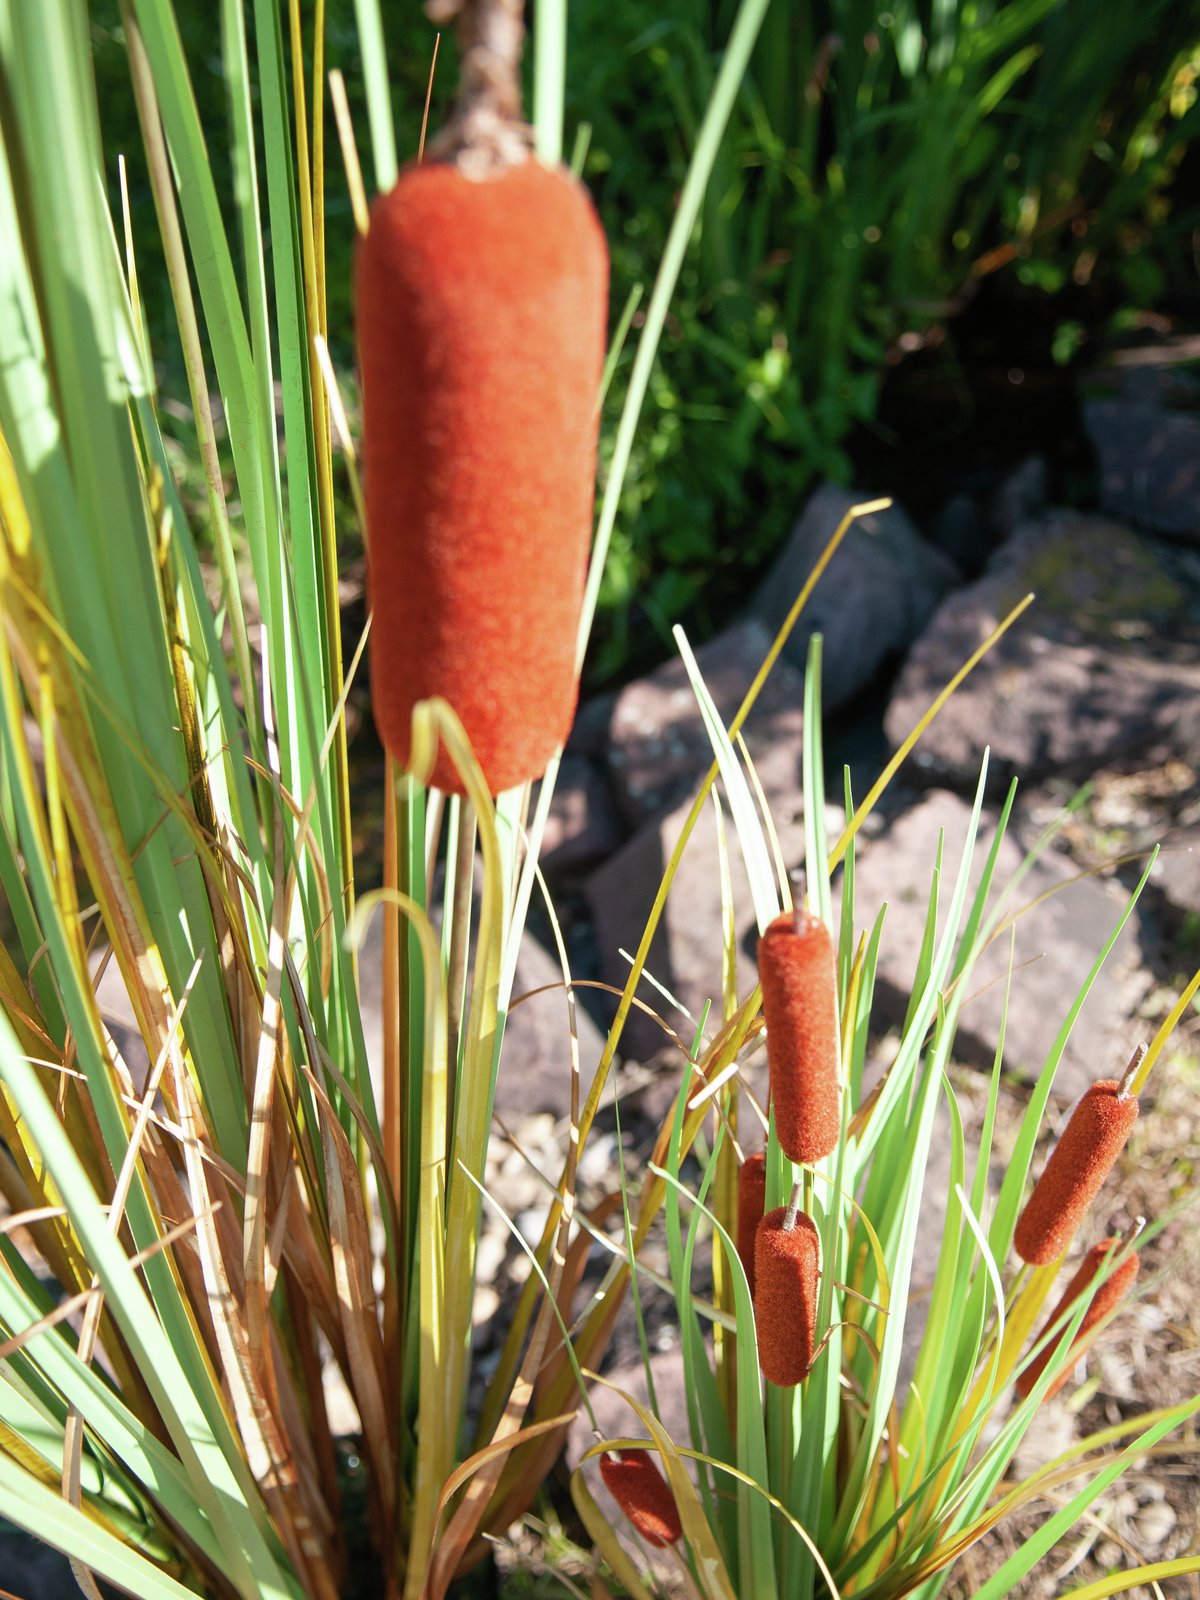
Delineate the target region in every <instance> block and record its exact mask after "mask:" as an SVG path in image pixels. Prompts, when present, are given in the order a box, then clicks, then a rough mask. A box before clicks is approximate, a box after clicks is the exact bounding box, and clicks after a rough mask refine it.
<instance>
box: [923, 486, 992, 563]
mask: <svg viewBox="0 0 1200 1600" xmlns="http://www.w3.org/2000/svg"><path fill="white" fill-rule="evenodd" d="M933 542H934V543H935V544H936V545H937V547H938V549H939V550H941V551H942V553H943V554H944V555H946V556H947V557H948V558H949V559H950V560H951V561H952V562H953V563H954V565H955V566H956V567H957V568H958V570H959V571H960V572H961V573H963V574H965V575H966V576H968V577H978V576H979V574H980V573H981V572H982V571H983V569H984V567H985V566H986V565H987V558H988V556H989V554H990V553H991V548H992V541H991V538H990V536H989V533H988V525H987V518H986V517H985V516H984V514H983V512H982V510H981V508H980V503H979V501H978V499H977V498H976V497H975V495H973V494H954V495H951V496H950V498H949V500H947V501H946V504H945V505H944V506H943V507H942V509H941V510H940V511H939V512H938V514H937V518H936V520H935V522H934V524H933Z"/></svg>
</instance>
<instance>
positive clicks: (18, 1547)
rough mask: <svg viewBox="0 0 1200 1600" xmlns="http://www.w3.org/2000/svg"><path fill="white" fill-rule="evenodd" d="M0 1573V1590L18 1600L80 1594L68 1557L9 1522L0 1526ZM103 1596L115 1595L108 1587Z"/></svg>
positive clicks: (58, 1598) (60, 1599) (48, 1599)
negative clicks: (1, 1577)
mask: <svg viewBox="0 0 1200 1600" xmlns="http://www.w3.org/2000/svg"><path fill="white" fill-rule="evenodd" d="M0 1573H3V1575H4V1576H3V1579H2V1580H0V1586H2V1587H3V1589H4V1591H5V1592H7V1591H8V1590H9V1589H10V1588H11V1591H12V1593H13V1595H14V1596H15V1597H19V1600H64V1596H68V1595H77V1594H79V1592H80V1590H79V1586H78V1584H76V1582H75V1577H74V1574H73V1573H72V1571H71V1565H70V1562H69V1561H68V1560H67V1558H66V1556H64V1555H60V1554H59V1552H58V1551H57V1550H52V1549H51V1548H50V1546H49V1545H45V1544H42V1543H41V1541H40V1540H38V1539H35V1538H34V1537H33V1536H32V1534H28V1533H24V1532H23V1531H22V1530H21V1529H19V1528H14V1527H13V1526H12V1524H11V1523H8V1522H0ZM101 1592H102V1593H103V1594H105V1595H111V1594H114V1591H113V1590H112V1589H110V1588H109V1586H108V1585H107V1584H103V1585H102V1586H101Z"/></svg>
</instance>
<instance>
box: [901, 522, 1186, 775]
mask: <svg viewBox="0 0 1200 1600" xmlns="http://www.w3.org/2000/svg"><path fill="white" fill-rule="evenodd" d="M1175 568H1176V564H1175V563H1173V562H1172V561H1171V560H1170V553H1169V551H1167V549H1166V547H1164V546H1155V545H1152V544H1149V543H1148V542H1147V541H1146V540H1144V539H1142V538H1139V537H1137V536H1136V535H1134V534H1131V533H1128V532H1127V531H1126V530H1124V529H1123V528H1120V527H1118V526H1117V525H1116V524H1114V523H1111V522H1105V521H1103V520H1101V519H1099V518H1096V517H1090V516H1083V515H1079V514H1077V513H1073V512H1056V513H1053V514H1052V515H1051V516H1049V517H1048V518H1046V519H1045V520H1043V521H1041V522H1037V523H1033V524H1029V525H1028V526H1026V527H1025V528H1023V529H1022V530H1021V531H1020V533H1018V534H1016V535H1014V537H1013V538H1012V539H1011V540H1010V541H1009V542H1008V544H1006V545H1003V546H1002V547H1001V548H1000V549H999V550H998V551H997V552H996V554H995V556H994V557H993V558H992V560H991V561H990V562H989V564H988V568H987V571H986V572H985V574H984V576H983V577H982V578H980V579H979V581H978V582H976V583H973V584H970V585H968V586H967V587H966V588H964V589H961V590H959V591H958V593H956V594H953V595H951V596H950V597H949V598H948V599H946V600H945V601H943V603H942V605H941V606H940V607H939V608H938V610H937V612H936V614H935V615H934V617H933V620H932V621H931V623H930V624H929V626H928V628H927V629H926V630H925V632H924V633H923V634H922V636H921V638H920V639H919V640H918V641H917V644H916V645H915V646H914V648H913V650H912V653H911V654H910V656H909V658H908V661H907V662H906V663H905V666H904V669H903V671H902V673H901V675H900V678H899V681H898V683H897V685H896V689H895V691H894V693H893V696H892V701H891V704H890V706H889V707H888V712H887V716H886V719H885V727H886V730H887V734H888V737H889V738H890V739H891V741H892V743H893V745H896V744H899V743H900V741H901V740H902V739H903V738H904V737H905V735H906V734H907V733H908V732H909V730H910V729H911V728H912V727H913V726H914V725H915V723H916V722H917V721H918V719H919V718H920V717H921V715H922V714H923V713H924V712H925V710H926V709H927V707H928V706H929V704H930V703H931V701H932V700H933V699H934V697H935V695H937V694H938V692H939V691H940V690H941V689H942V688H944V686H945V685H946V683H947V682H948V681H949V680H950V679H951V678H952V677H953V675H954V674H955V672H957V671H958V669H959V668H960V667H961V666H962V665H963V663H964V662H965V661H966V660H967V658H968V657H969V656H970V655H971V653H972V652H973V651H974V650H975V649H976V648H977V647H978V646H979V645H980V643H981V642H982V641H983V640H984V639H985V638H986V637H987V635H988V633H989V632H990V631H991V629H992V628H993V627H994V626H995V625H996V623H997V622H998V621H999V620H1000V619H1001V618H1002V617H1004V616H1006V615H1007V614H1008V612H1009V611H1010V610H1011V609H1012V607H1013V606H1014V605H1015V604H1016V603H1017V602H1018V601H1019V600H1020V599H1021V597H1022V596H1023V595H1024V594H1026V593H1028V592H1029V591H1031V590H1032V591H1033V592H1034V593H1035V594H1036V596H1037V599H1036V601H1035V603H1034V605H1033V606H1032V607H1031V608H1030V609H1029V611H1027V612H1026V613H1025V615H1024V616H1023V617H1021V618H1020V619H1019V621H1018V622H1017V623H1016V625H1015V626H1014V627H1013V628H1012V629H1010V631H1009V633H1008V634H1007V635H1006V636H1005V637H1004V639H1003V640H1001V642H1000V643H999V644H998V645H997V646H996V647H995V648H994V649H993V650H992V651H991V652H990V654H989V655H988V656H987V657H986V658H985V659H984V660H983V661H982V662H981V663H980V665H979V666H977V667H976V668H975V670H974V672H973V673H972V674H971V676H970V677H969V678H968V679H967V680H966V682H965V683H964V684H963V685H962V686H961V687H960V688H959V689H958V690H957V691H956V693H955V694H954V695H953V697H952V698H951V700H950V701H949V703H948V704H947V705H946V706H945V707H944V708H943V710H942V711H941V712H940V714H939V715H938V717H937V720H936V721H935V722H934V723H933V725H932V727H931V728H930V729H929V730H928V731H927V732H926V733H925V735H924V736H923V738H922V740H921V743H920V745H919V747H918V751H917V755H916V764H917V766H918V768H921V767H924V769H925V771H926V772H927V774H928V776H929V778H930V781H941V782H945V783H949V784H952V785H953V786H955V787H961V788H964V789H968V788H973V787H974V784H975V780H976V776H977V774H978V770H979V762H980V757H981V755H982V752H983V748H984V745H985V744H987V745H990V747H991V750H992V756H993V774H994V778H995V781H996V783H997V785H1002V784H1003V783H1005V782H1007V779H1008V776H1009V775H1010V774H1011V773H1013V772H1016V773H1019V774H1021V775H1022V776H1023V777H1025V778H1030V777H1034V776H1038V775H1041V774H1044V773H1048V772H1052V771H1057V770H1063V771H1066V772H1067V773H1069V774H1077V775H1080V776H1085V775H1088V774H1089V773H1090V772H1091V771H1093V770H1094V769H1095V768H1096V767H1097V766H1098V765H1101V764H1103V763H1106V762H1109V761H1111V760H1112V759H1113V758H1115V757H1123V756H1126V755H1134V754H1137V755H1147V754H1149V755H1151V756H1154V757H1158V756H1160V755H1170V754H1171V753H1173V752H1174V751H1175V750H1177V749H1183V750H1186V749H1187V748H1189V747H1190V745H1191V744H1192V743H1193V740H1192V734H1193V731H1194V730H1195V727H1196V723H1197V718H1198V713H1197V705H1198V704H1200V702H1198V701H1197V691H1198V690H1200V594H1198V592H1197V586H1196V585H1194V584H1193V583H1192V582H1191V581H1190V580H1189V579H1188V578H1187V576H1186V575H1185V574H1183V573H1181V572H1179V571H1177V570H1176V569H1175Z"/></svg>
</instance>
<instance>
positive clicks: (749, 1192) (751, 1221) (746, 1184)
mask: <svg viewBox="0 0 1200 1600" xmlns="http://www.w3.org/2000/svg"><path fill="white" fill-rule="evenodd" d="M766 1209H767V1158H766V1156H765V1155H764V1154H763V1152H762V1151H761V1150H760V1151H759V1152H758V1154H757V1155H753V1156H748V1157H747V1158H746V1160H745V1161H743V1162H742V1164H741V1166H740V1167H739V1168H738V1217H737V1252H738V1255H739V1256H740V1257H741V1259H742V1267H743V1268H744V1270H745V1273H746V1282H747V1283H748V1284H749V1285H750V1296H751V1299H753V1297H754V1279H755V1273H754V1235H755V1234H756V1233H757V1232H758V1225H759V1223H760V1222H761V1221H762V1217H763V1212H764V1211H765V1210H766Z"/></svg>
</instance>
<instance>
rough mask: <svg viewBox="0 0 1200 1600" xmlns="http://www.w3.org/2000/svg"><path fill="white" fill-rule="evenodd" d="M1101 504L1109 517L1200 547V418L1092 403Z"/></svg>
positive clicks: (1121, 403)
mask: <svg viewBox="0 0 1200 1600" xmlns="http://www.w3.org/2000/svg"><path fill="white" fill-rule="evenodd" d="M1083 425H1084V427H1085V428H1086V429H1087V434H1088V438H1089V439H1090V440H1091V441H1092V447H1093V448H1094V450H1095V452H1096V464H1097V468H1098V472H1099V480H1100V505H1101V507H1102V509H1103V510H1104V511H1106V512H1107V513H1108V514H1109V515H1110V516H1114V517H1120V518H1123V519H1125V520H1127V521H1130V522H1134V523H1136V524H1137V525H1138V526H1139V527H1143V528H1153V529H1154V530H1155V531H1156V532H1157V533H1162V534H1165V535H1167V537H1168V538H1172V539H1181V540H1184V541H1186V542H1187V543H1189V544H1195V545H1200V416H1196V415H1195V414H1193V413H1190V412H1186V411H1168V410H1166V409H1165V408H1163V407H1161V406H1157V405H1150V404H1146V403H1145V402H1141V401H1133V400H1127V399H1121V398H1118V399H1112V400H1107V399H1106V400H1088V401H1086V402H1085V404H1084V407H1083Z"/></svg>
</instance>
